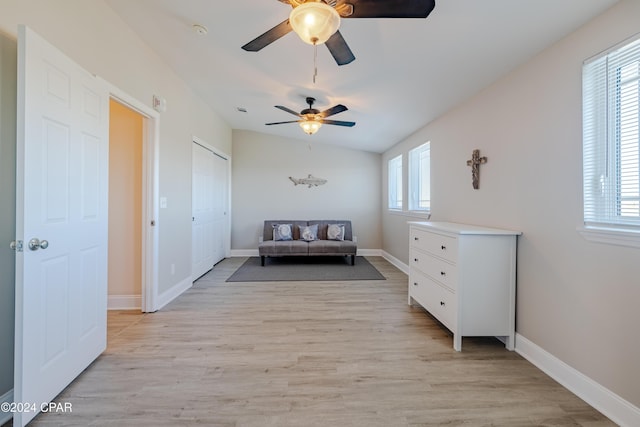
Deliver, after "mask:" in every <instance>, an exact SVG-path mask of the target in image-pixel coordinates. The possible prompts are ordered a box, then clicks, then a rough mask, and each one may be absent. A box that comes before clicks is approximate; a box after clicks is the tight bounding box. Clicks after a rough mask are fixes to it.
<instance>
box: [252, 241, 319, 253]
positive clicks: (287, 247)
mask: <svg viewBox="0 0 640 427" xmlns="http://www.w3.org/2000/svg"><path fill="white" fill-rule="evenodd" d="M258 252H259V254H260V256H282V255H308V254H309V243H307V242H305V241H304V240H280V241H275V240H266V241H264V242H262V243H260V245H259V246H258Z"/></svg>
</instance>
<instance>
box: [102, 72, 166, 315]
mask: <svg viewBox="0 0 640 427" xmlns="http://www.w3.org/2000/svg"><path fill="white" fill-rule="evenodd" d="M105 83H106V84H107V85H108V86H109V92H110V112H109V121H110V136H109V149H110V154H109V187H110V189H109V286H108V289H109V300H108V309H110V310H111V309H138V308H139V309H140V310H141V311H142V312H147V313H150V312H154V311H156V310H157V296H158V274H157V266H158V225H157V224H158V214H159V212H158V209H157V206H156V201H157V200H158V145H159V138H158V135H159V114H158V113H157V112H156V111H155V110H153V109H152V108H150V107H148V106H147V105H144V104H143V103H141V102H139V101H137V100H136V99H134V98H132V97H130V96H129V95H127V94H125V93H123V92H122V91H120V90H119V89H118V88H116V87H114V86H112V85H110V84H108V83H107V82H105ZM114 132H115V134H114ZM116 139H118V141H116ZM112 151H114V152H112ZM112 154H113V156H112ZM112 187H114V188H113V189H114V192H112V191H111V190H112ZM112 278H113V279H114V280H113V281H112Z"/></svg>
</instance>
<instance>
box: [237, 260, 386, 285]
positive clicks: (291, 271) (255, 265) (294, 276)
mask: <svg viewBox="0 0 640 427" xmlns="http://www.w3.org/2000/svg"><path fill="white" fill-rule="evenodd" d="M385 279H386V278H385V277H384V276H383V275H382V274H380V272H379V271H378V270H377V269H376V268H375V267H374V266H373V265H371V263H370V262H369V261H367V260H366V259H365V258H363V257H361V256H358V257H356V264H355V265H353V266H352V265H351V258H350V257H322V256H312V257H274V258H267V259H266V262H265V266H264V267H262V266H261V265H260V257H251V258H249V259H248V260H247V261H245V263H244V264H242V265H241V266H240V267H239V268H238V269H237V270H236V271H235V273H233V274H232V275H231V276H230V277H229V278H228V279H227V280H226V281H227V282H283V281H307V280H309V281H317V280H385Z"/></svg>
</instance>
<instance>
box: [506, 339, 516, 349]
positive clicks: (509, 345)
mask: <svg viewBox="0 0 640 427" xmlns="http://www.w3.org/2000/svg"><path fill="white" fill-rule="evenodd" d="M505 347H506V348H507V350H509V351H513V350H515V349H516V336H515V335H507V336H506V337H505Z"/></svg>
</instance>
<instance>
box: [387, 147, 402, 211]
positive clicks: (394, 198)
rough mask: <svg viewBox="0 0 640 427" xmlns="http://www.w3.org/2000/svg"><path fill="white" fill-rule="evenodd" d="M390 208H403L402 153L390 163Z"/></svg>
mask: <svg viewBox="0 0 640 427" xmlns="http://www.w3.org/2000/svg"><path fill="white" fill-rule="evenodd" d="M387 178H388V183H389V189H388V190H389V204H388V207H389V209H402V155H399V156H397V157H394V158H393V159H391V160H389V163H388V177H387Z"/></svg>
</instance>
